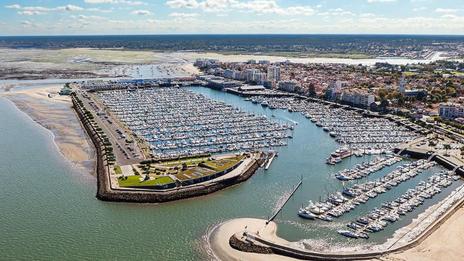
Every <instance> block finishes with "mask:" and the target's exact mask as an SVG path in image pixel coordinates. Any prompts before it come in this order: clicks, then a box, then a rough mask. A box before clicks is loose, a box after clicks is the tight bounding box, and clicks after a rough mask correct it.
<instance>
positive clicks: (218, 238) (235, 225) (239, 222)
mask: <svg viewBox="0 0 464 261" xmlns="http://www.w3.org/2000/svg"><path fill="white" fill-rule="evenodd" d="M245 226H246V231H249V232H252V231H253V232H256V231H259V233H260V235H261V236H262V237H265V238H272V239H274V240H276V242H279V243H282V244H287V243H289V242H288V241H285V240H283V239H281V238H279V237H277V236H276V231H277V225H276V223H274V222H271V223H269V224H268V225H267V226H265V220H262V219H254V218H240V219H233V220H228V221H226V222H224V223H222V224H220V225H218V226H217V227H215V228H214V229H213V230H212V231H211V235H210V237H209V246H210V248H211V250H212V251H213V252H214V254H215V258H217V259H219V260H223V261H226V260H249V261H267V260H270V261H274V260H275V261H278V260H297V259H294V258H289V257H284V256H280V255H266V254H255V253H246V252H242V251H238V250H236V249H233V248H232V247H231V246H230V245H229V239H230V237H231V236H232V235H234V234H235V233H237V232H238V231H242V232H243V231H244V230H245Z"/></svg>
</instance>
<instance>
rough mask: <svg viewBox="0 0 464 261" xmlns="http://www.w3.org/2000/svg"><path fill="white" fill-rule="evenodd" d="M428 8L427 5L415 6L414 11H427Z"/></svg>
mask: <svg viewBox="0 0 464 261" xmlns="http://www.w3.org/2000/svg"><path fill="white" fill-rule="evenodd" d="M427 9H428V8H427V7H425V6H420V7H415V8H413V9H412V11H413V12H420V11H425V10H427Z"/></svg>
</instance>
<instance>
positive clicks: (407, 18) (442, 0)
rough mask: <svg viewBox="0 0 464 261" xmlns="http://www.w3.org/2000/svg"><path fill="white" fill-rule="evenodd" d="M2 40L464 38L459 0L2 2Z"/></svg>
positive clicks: (463, 14) (463, 6) (463, 11)
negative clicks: (296, 36) (274, 35)
mask: <svg viewBox="0 0 464 261" xmlns="http://www.w3.org/2000/svg"><path fill="white" fill-rule="evenodd" d="M1 4H2V5H1V6H0V35H82V34H86V35H87V34H90V35H94V34H204V33H216V34H229V33H235V34H246V33H297V34H300V33H301V34H312V33H329V34H331V33H346V34H351V33H354V34H358V33H362V34H370V33H376V34H464V2H463V0H152V1H150V0H60V1H58V0H36V1H32V0H17V1H14V0H12V1H10V0H4V1H1Z"/></svg>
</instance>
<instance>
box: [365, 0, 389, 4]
mask: <svg viewBox="0 0 464 261" xmlns="http://www.w3.org/2000/svg"><path fill="white" fill-rule="evenodd" d="M367 2H368V3H369V4H372V3H392V2H396V0H367Z"/></svg>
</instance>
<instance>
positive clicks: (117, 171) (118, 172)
mask: <svg viewBox="0 0 464 261" xmlns="http://www.w3.org/2000/svg"><path fill="white" fill-rule="evenodd" d="M114 172H115V173H116V174H117V175H121V174H122V169H121V166H118V165H116V166H114Z"/></svg>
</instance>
